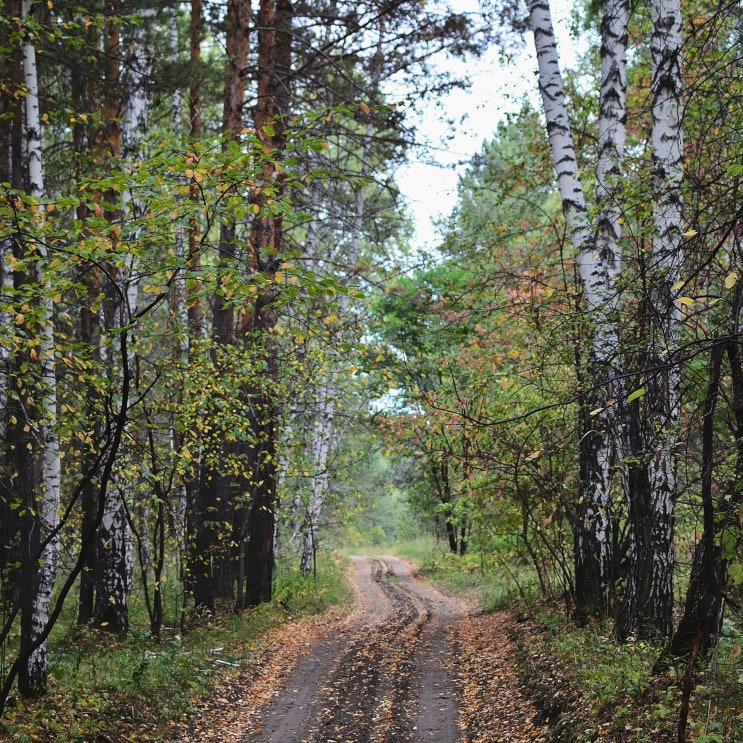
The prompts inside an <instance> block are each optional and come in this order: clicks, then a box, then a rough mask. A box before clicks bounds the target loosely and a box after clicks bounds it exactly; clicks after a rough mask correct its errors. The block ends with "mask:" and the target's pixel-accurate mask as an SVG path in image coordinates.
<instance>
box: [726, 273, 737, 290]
mask: <svg viewBox="0 0 743 743" xmlns="http://www.w3.org/2000/svg"><path fill="white" fill-rule="evenodd" d="M737 281H738V274H737V273H736V272H735V271H733V272H732V273H729V274H728V275H727V276H726V277H725V288H726V289H732V288H733V287H734V286H735V284H736V282H737Z"/></svg>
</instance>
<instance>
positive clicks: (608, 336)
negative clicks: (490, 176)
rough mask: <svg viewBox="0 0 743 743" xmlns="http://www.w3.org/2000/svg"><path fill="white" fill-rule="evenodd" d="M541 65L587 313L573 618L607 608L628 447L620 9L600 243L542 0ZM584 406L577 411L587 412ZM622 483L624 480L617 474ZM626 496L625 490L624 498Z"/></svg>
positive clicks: (614, 28) (607, 84)
mask: <svg viewBox="0 0 743 743" xmlns="http://www.w3.org/2000/svg"><path fill="white" fill-rule="evenodd" d="M529 11H530V16H531V25H532V30H533V32H534V42H535V46H536V50H537V61H538V65H539V88H540V92H541V95H542V103H543V108H544V112H545V116H546V119H547V132H548V135H549V141H550V149H551V151H552V160H553V162H554V164H555V170H556V174H557V180H558V187H559V191H560V197H561V200H562V206H563V213H564V215H565V219H566V222H567V225H568V231H569V236H570V240H571V243H572V246H573V249H574V250H575V252H576V254H577V262H578V270H579V276H580V281H581V285H582V288H583V293H584V297H585V302H586V305H587V307H588V310H589V312H590V320H591V329H592V339H591V347H590V357H591V358H590V362H589V365H588V366H589V371H590V374H589V380H590V383H591V392H590V395H589V398H588V399H589V400H590V403H591V405H592V406H594V407H593V408H592V410H590V411H588V415H587V416H586V419H585V420H584V425H585V427H586V428H587V429H588V430H586V431H585V432H584V434H583V437H582V445H581V483H580V493H579V509H578V519H577V524H575V526H574V528H576V534H575V563H576V604H577V612H578V615H579V617H585V616H588V615H595V614H605V613H607V612H608V611H609V610H610V608H611V600H612V595H613V586H612V583H613V578H614V572H613V558H612V540H611V529H610V520H609V518H610V500H609V497H610V495H609V493H610V491H609V484H610V477H609V472H610V465H611V463H612V461H613V460H614V459H616V460H618V461H620V462H621V461H623V459H624V458H625V457H626V456H628V455H629V454H630V452H631V446H630V443H629V433H628V431H629V429H628V426H627V420H628V417H629V411H628V410H627V408H626V406H625V405H624V400H625V398H626V389H625V381H624V380H625V374H624V369H623V367H622V363H621V360H620V358H619V356H618V352H619V349H620V347H621V345H620V342H619V336H618V333H617V329H616V324H615V311H616V299H615V295H614V281H615V279H616V276H617V274H618V272H619V270H620V263H621V253H620V251H619V237H620V234H619V233H618V219H617V218H616V215H615V214H614V212H613V210H612V209H611V208H610V207H609V206H608V202H609V201H610V196H611V198H613V197H614V194H612V193H611V191H612V190H613V188H614V182H613V181H612V178H613V175H612V176H611V177H610V174H613V172H614V170H615V169H616V168H617V167H618V160H619V157H620V155H621V145H622V141H623V140H622V137H623V134H622V131H623V130H622V129H621V128H620V127H619V120H620V119H621V118H623V114H622V111H621V106H622V105H623V100H624V90H623V89H622V86H623V85H624V82H625V76H624V74H623V65H624V48H623V45H622V40H623V39H624V38H626V17H625V15H624V13H625V8H624V6H623V5H622V4H620V3H619V2H617V3H615V4H611V5H609V6H608V7H607V11H606V13H607V19H606V21H605V24H604V26H603V35H604V37H605V38H604V46H605V47H606V49H605V52H604V56H603V59H602V70H603V73H602V91H601V108H602V110H601V121H602V124H601V130H602V139H601V145H602V153H603V154H602V166H601V168H600V170H599V173H600V181H599V193H600V194H603V196H604V198H603V199H602V203H603V204H604V208H603V210H602V228H601V230H600V234H601V236H602V237H601V240H600V241H597V240H596V239H594V235H593V230H592V229H591V225H590V223H589V219H588V209H587V206H586V199H585V195H584V193H583V189H582V186H581V182H580V178H579V177H578V163H577V158H576V155H575V150H574V146H573V142H572V134H571V131H570V123H569V118H568V112H567V105H566V101H565V92H564V87H563V83H562V76H561V73H560V67H559V60H558V56H557V45H556V42H555V36H554V30H553V27H552V18H551V14H550V8H549V3H548V2H547V0H531V2H530V3H529ZM585 407H586V406H585V405H584V410H585ZM624 482H625V483H626V482H627V481H626V480H625V481H624ZM630 497H631V496H630Z"/></svg>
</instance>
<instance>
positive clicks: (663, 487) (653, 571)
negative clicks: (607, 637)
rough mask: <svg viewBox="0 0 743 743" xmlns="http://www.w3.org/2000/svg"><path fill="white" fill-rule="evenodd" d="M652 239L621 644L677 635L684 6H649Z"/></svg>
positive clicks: (669, 2) (672, 2)
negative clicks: (640, 462)
mask: <svg viewBox="0 0 743 743" xmlns="http://www.w3.org/2000/svg"><path fill="white" fill-rule="evenodd" d="M651 15H652V24H653V30H652V39H651V55H652V69H651V77H652V82H651V95H652V166H653V183H652V195H653V205H654V206H653V237H652V261H651V265H650V271H649V276H650V280H651V283H650V290H649V296H648V304H649V310H650V312H649V313H648V314H649V318H650V321H649V333H648V338H647V346H646V351H645V380H646V381H645V394H644V397H643V403H644V421H643V422H644V426H643V430H644V433H645V442H644V448H645V452H644V463H645V467H646V468H647V489H645V487H643V488H641V489H640V490H639V491H638V492H636V493H634V494H633V496H632V497H631V498H630V499H629V500H628V503H627V510H628V515H629V520H630V524H631V531H630V556H629V557H630V568H629V577H628V585H627V589H626V591H625V602H624V605H623V607H622V612H621V615H620V618H619V624H618V628H617V629H618V634H619V636H620V637H621V638H626V637H629V636H630V635H631V634H632V633H635V632H637V633H639V634H640V635H641V636H655V635H660V636H661V637H670V635H671V633H672V632H673V618H672V612H673V569H674V543H673V539H674V514H675V503H676V490H677V472H676V470H677V451H678V447H677V438H676V436H677V427H678V422H679V416H680V410H681V402H680V382H681V374H680V366H679V359H678V357H677V352H678V348H677V344H678V337H679V329H680V311H679V310H680V306H681V304H680V301H679V300H680V299H681V291H680V289H681V284H680V282H679V279H680V276H681V267H682V265H683V259H684V252H683V244H682V243H683V240H684V236H683V232H684V230H683V197H682V182H683V153H684V148H683V133H682V127H681V124H682V116H683V102H682V82H681V45H682V35H681V8H680V3H679V2H678V0H653V2H652V3H651Z"/></svg>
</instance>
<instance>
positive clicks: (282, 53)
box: [245, 0, 292, 606]
mask: <svg viewBox="0 0 743 743" xmlns="http://www.w3.org/2000/svg"><path fill="white" fill-rule="evenodd" d="M291 23H292V9H291V4H290V3H289V2H288V0H261V3H260V6H259V9H258V17H257V25H258V85H257V102H256V110H255V131H256V133H257V135H258V136H259V137H260V138H261V140H262V141H263V149H264V153H265V159H264V164H263V173H262V178H261V180H262V184H261V185H262V186H271V185H272V184H275V183H278V184H279V187H280V184H281V173H280V171H279V170H278V169H277V167H276V164H275V163H276V160H278V159H279V158H280V157H281V152H282V151H283V149H284V146H285V144H286V130H287V126H288V115H289V105H290V102H291V101H290V92H289V91H290V87H289V85H290V81H289V74H290V70H291ZM274 198H277V197H274ZM256 204H257V206H258V208H259V212H258V214H256V218H255V221H254V222H253V229H252V233H251V236H250V240H251V249H252V260H253V266H254V268H255V270H256V271H257V272H258V273H259V274H260V275H261V276H263V277H264V279H267V282H266V285H265V288H261V289H260V290H259V293H258V296H257V297H256V302H255V306H254V315H253V322H252V335H253V338H254V340H255V343H256V346H257V348H258V349H259V353H261V354H262V356H263V361H264V369H265V372H264V378H263V380H262V381H261V383H260V384H259V385H257V386H256V388H255V389H254V390H253V391H252V393H251V400H250V403H251V404H250V419H251V428H252V430H253V436H254V447H253V448H252V449H251V450H250V472H251V478H252V483H251V501H250V509H249V513H248V523H247V534H248V545H247V555H246V561H247V564H246V570H245V578H246V585H247V588H246V592H245V603H246V605H248V606H256V605H257V604H259V603H262V602H264V601H270V600H271V595H272V590H273V567H274V534H275V523H276V513H275V512H276V495H277V494H276V484H277V481H278V459H277V440H278V428H279V405H278V382H279V360H278V347H277V343H276V339H275V337H274V332H273V331H274V328H275V327H276V323H277V321H278V312H277V309H276V300H277V299H278V296H279V288H278V287H277V286H276V284H275V282H274V277H275V275H276V272H277V271H278V269H279V266H280V265H281V262H282V260H283V259H282V250H283V245H282V239H283V220H282V217H281V212H278V213H277V214H275V215H272V214H270V213H267V212H268V210H267V197H266V195H265V194H264V193H262V192H261V193H260V194H258V195H257V197H256Z"/></svg>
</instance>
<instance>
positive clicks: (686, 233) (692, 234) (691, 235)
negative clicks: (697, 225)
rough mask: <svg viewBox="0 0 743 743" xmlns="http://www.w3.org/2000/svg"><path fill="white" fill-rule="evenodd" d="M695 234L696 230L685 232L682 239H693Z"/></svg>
mask: <svg viewBox="0 0 743 743" xmlns="http://www.w3.org/2000/svg"><path fill="white" fill-rule="evenodd" d="M696 234H697V231H696V230H687V231H686V232H684V237H694V235H696Z"/></svg>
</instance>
